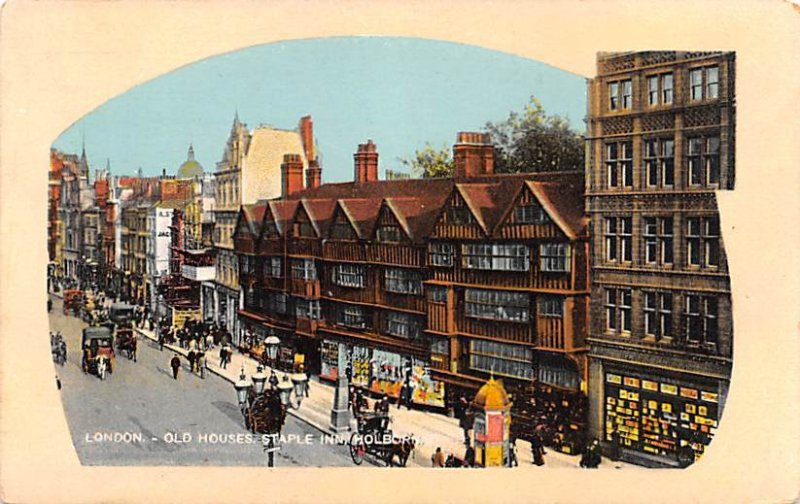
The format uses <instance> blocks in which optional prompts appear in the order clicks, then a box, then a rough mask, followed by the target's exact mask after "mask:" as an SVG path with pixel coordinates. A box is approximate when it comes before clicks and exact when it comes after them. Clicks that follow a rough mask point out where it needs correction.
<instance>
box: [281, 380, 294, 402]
mask: <svg viewBox="0 0 800 504" xmlns="http://www.w3.org/2000/svg"><path fill="white" fill-rule="evenodd" d="M292 389H294V386H293V385H292V383H291V382H290V381H289V376H288V375H283V380H281V382H280V383H279V384H278V393H279V394H280V396H281V404H283V405H284V406H287V407H288V406H289V405H290V404H291V400H292Z"/></svg>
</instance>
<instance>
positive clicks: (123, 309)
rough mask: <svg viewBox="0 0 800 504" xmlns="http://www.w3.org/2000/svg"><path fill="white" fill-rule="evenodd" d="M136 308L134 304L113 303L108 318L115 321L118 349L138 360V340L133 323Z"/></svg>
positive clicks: (129, 357) (130, 357)
mask: <svg viewBox="0 0 800 504" xmlns="http://www.w3.org/2000/svg"><path fill="white" fill-rule="evenodd" d="M134 309H135V308H134V307H133V306H132V305H127V304H121V303H115V304H113V305H111V310H110V311H109V315H108V318H109V320H110V321H111V322H112V323H113V327H114V332H115V336H116V345H117V350H119V351H120V352H122V353H124V354H125V356H126V357H128V359H130V360H133V361H136V352H137V344H138V341H137V338H136V334H135V333H134V332H133V325H132V321H133V313H134Z"/></svg>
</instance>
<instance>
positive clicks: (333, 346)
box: [319, 340, 339, 380]
mask: <svg viewBox="0 0 800 504" xmlns="http://www.w3.org/2000/svg"><path fill="white" fill-rule="evenodd" d="M320 361H321V363H322V369H321V370H320V373H319V376H320V378H327V379H329V380H336V379H338V378H339V367H338V366H339V345H338V344H337V343H335V342H333V341H329V340H322V343H321V345H320Z"/></svg>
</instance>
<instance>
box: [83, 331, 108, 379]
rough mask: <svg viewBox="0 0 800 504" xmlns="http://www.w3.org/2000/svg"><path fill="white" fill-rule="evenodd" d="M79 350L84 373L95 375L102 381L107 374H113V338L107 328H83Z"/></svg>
mask: <svg viewBox="0 0 800 504" xmlns="http://www.w3.org/2000/svg"><path fill="white" fill-rule="evenodd" d="M81 348H82V349H83V357H82V359H81V368H82V369H83V372H84V373H89V374H94V375H97V376H98V377H99V378H100V379H101V380H103V379H105V376H106V373H107V372H108V373H113V372H114V346H113V337H112V335H111V330H110V329H109V328H108V327H104V326H100V327H86V328H84V330H83V338H82V341H81Z"/></svg>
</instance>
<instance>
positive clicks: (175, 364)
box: [169, 354, 181, 380]
mask: <svg viewBox="0 0 800 504" xmlns="http://www.w3.org/2000/svg"><path fill="white" fill-rule="evenodd" d="M169 365H170V366H171V367H172V378H173V379H175V380H177V379H178V370H179V369H180V368H181V359H180V357H178V354H175V355H174V356H172V360H171V361H169Z"/></svg>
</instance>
